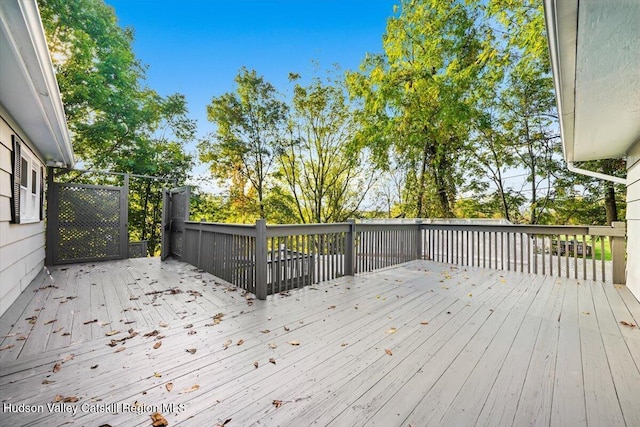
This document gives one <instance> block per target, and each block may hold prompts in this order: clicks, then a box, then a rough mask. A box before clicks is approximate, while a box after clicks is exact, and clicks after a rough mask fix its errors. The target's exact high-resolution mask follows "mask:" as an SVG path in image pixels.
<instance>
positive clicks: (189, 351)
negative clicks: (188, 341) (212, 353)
mask: <svg viewBox="0 0 640 427" xmlns="http://www.w3.org/2000/svg"><path fill="white" fill-rule="evenodd" d="M185 351H186V352H187V353H191V354H195V353H196V351H198V350H197V349H195V348H188V349H186V350H185Z"/></svg>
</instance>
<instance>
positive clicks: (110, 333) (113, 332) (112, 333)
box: [105, 331, 120, 337]
mask: <svg viewBox="0 0 640 427" xmlns="http://www.w3.org/2000/svg"><path fill="white" fill-rule="evenodd" d="M119 333H120V331H109V332H107V333H106V334H105V336H107V337H110V336H113V335H115V334H119Z"/></svg>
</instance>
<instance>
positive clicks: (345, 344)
mask: <svg viewBox="0 0 640 427" xmlns="http://www.w3.org/2000/svg"><path fill="white" fill-rule="evenodd" d="M348 345H349V343H346V342H343V343H342V344H340V347H346V346H348Z"/></svg>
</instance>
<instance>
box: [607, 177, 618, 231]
mask: <svg viewBox="0 0 640 427" xmlns="http://www.w3.org/2000/svg"><path fill="white" fill-rule="evenodd" d="M605 188H606V190H605V195H604V209H605V211H606V212H607V224H608V225H611V223H612V222H614V221H617V220H618V206H617V205H616V190H615V188H614V186H613V183H612V182H609V181H607V183H606V184H605Z"/></svg>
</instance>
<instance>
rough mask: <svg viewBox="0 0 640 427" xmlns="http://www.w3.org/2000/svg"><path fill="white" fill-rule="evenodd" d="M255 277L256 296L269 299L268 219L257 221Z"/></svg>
mask: <svg viewBox="0 0 640 427" xmlns="http://www.w3.org/2000/svg"><path fill="white" fill-rule="evenodd" d="M255 248H256V249H255V251H256V253H255V269H256V270H255V278H256V283H255V285H256V297H257V298H258V299H261V300H265V299H267V220H266V219H259V220H257V221H256V247H255Z"/></svg>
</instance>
